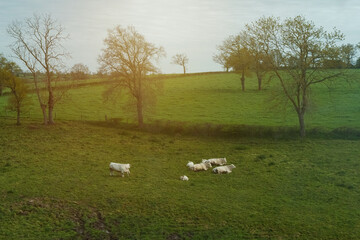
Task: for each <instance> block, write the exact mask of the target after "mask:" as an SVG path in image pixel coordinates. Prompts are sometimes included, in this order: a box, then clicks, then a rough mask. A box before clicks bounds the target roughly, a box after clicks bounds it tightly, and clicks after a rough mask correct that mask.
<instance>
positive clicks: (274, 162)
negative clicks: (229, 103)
mask: <svg viewBox="0 0 360 240" xmlns="http://www.w3.org/2000/svg"><path fill="white" fill-rule="evenodd" d="M24 121H25V122H24V123H23V125H22V126H20V127H18V126H15V125H14V124H13V122H12V121H10V120H4V119H2V120H1V121H0V128H1V135H0V141H1V145H2V146H1V148H0V154H1V158H0V186H1V187H0V198H1V201H0V239H7V240H10V239H358V238H359V236H360V231H359V230H360V217H359V216H360V208H359V201H360V191H359V186H360V180H359V177H358V173H359V170H360V165H359V156H360V150H359V149H360V142H359V141H350V140H322V139H318V140H311V139H308V140H305V141H299V140H287V141H285V140H278V141H273V140H266V139H259V138H254V139H252V138H243V139H218V138H200V137H196V138H195V137H182V136H180V135H174V136H171V135H160V134H157V135H156V134H147V133H142V132H137V131H128V130H125V129H121V128H111V127H100V126H97V125H96V124H95V125H94V124H90V123H86V122H71V121H66V122H58V123H57V124H56V126H53V127H45V126H43V125H41V124H40V123H39V122H37V121H28V120H24ZM210 157H227V160H228V162H229V163H233V164H235V165H236V168H235V169H234V170H233V172H232V173H231V174H228V175H215V174H212V173H211V171H207V172H196V173H195V172H190V171H189V170H188V169H187V168H186V166H185V165H186V163H187V162H188V161H194V162H200V161H201V159H202V158H210ZM111 161H114V162H128V163H130V164H131V165H132V166H131V175H130V177H125V178H122V177H118V176H116V177H115V176H114V177H111V176H109V170H108V164H109V162H111ZM184 174H186V175H187V176H188V177H189V179H190V180H189V181H188V182H183V181H180V180H179V177H180V176H181V175H184Z"/></svg>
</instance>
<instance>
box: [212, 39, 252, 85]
mask: <svg viewBox="0 0 360 240" xmlns="http://www.w3.org/2000/svg"><path fill="white" fill-rule="evenodd" d="M217 49H218V51H219V56H221V55H222V56H227V57H226V58H227V60H228V64H229V66H231V68H232V69H233V70H234V71H236V72H238V73H240V74H241V78H240V80H241V89H242V91H245V77H246V76H248V75H249V74H250V65H251V61H252V56H251V54H250V52H249V50H248V49H247V48H246V46H245V43H244V41H243V39H242V37H241V36H240V35H236V36H229V37H228V38H227V39H225V40H224V41H223V43H222V44H221V45H219V46H217Z"/></svg>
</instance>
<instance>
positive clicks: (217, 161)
mask: <svg viewBox="0 0 360 240" xmlns="http://www.w3.org/2000/svg"><path fill="white" fill-rule="evenodd" d="M202 162H203V163H205V162H209V163H211V165H218V166H222V165H224V164H226V158H210V159H203V160H202Z"/></svg>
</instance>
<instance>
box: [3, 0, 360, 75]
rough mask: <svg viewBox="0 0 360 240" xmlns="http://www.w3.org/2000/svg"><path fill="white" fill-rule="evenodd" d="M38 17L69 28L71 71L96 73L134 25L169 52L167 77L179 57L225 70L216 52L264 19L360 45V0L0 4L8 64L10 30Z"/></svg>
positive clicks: (202, 67) (26, 0)
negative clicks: (301, 21) (335, 33)
mask: <svg viewBox="0 0 360 240" xmlns="http://www.w3.org/2000/svg"><path fill="white" fill-rule="evenodd" d="M33 13H40V14H41V13H49V14H51V15H52V17H53V18H55V19H57V20H58V22H59V23H60V24H61V25H62V26H63V27H65V30H66V32H67V33H68V34H69V35H70V39H69V40H68V41H67V42H66V43H65V44H64V46H65V47H66V48H67V50H68V52H70V53H71V56H72V58H71V59H69V60H68V61H67V65H68V67H69V68H70V67H71V66H72V65H73V64H75V63H83V64H85V65H87V66H88V67H89V68H90V70H91V71H93V72H95V71H97V69H98V67H99V65H98V62H97V58H98V55H99V54H100V52H101V48H103V47H104V45H103V40H104V38H106V36H107V30H108V29H110V28H114V27H115V26H116V25H121V26H123V27H126V26H128V25H132V26H134V27H135V28H136V30H137V31H138V32H139V33H141V34H142V35H144V36H145V38H146V40H147V41H149V42H151V43H154V44H155V45H157V46H163V47H164V49H165V51H166V58H163V59H162V60H161V61H160V62H159V64H158V66H159V67H160V69H161V71H162V72H163V73H181V72H182V68H181V67H180V66H178V65H173V64H170V62H171V57H172V56H173V55H175V54H176V53H186V54H187V55H188V57H189V66H188V70H189V72H206V71H220V70H222V68H221V66H220V65H218V64H216V63H214V62H213V60H212V56H213V55H214V54H215V53H216V46H217V45H219V44H221V42H222V41H223V40H224V39H225V38H227V37H228V36H229V35H234V34H237V33H238V32H240V31H241V30H242V28H243V26H244V25H245V24H246V23H250V22H252V21H255V20H257V19H258V18H260V17H262V16H275V17H281V18H285V17H295V16H297V15H303V16H304V17H306V18H307V19H308V20H312V21H314V23H315V24H316V25H317V26H323V27H324V28H325V29H326V30H329V31H331V30H332V28H333V27H336V28H337V29H339V30H341V31H342V33H344V34H345V37H346V41H345V42H344V43H352V44H356V43H358V42H360V1H359V0H0V36H1V37H0V53H3V54H4V55H5V56H6V57H7V58H11V52H10V51H9V49H8V46H9V45H10V44H11V42H12V39H11V38H10V37H9V36H8V34H7V32H6V29H7V27H8V25H9V24H10V23H11V22H12V21H14V20H20V21H23V20H24V19H25V18H27V17H31V16H32V15H33ZM11 60H13V61H16V62H18V61H17V60H16V59H12V58H11ZM18 63H19V62H18ZM20 66H22V65H20Z"/></svg>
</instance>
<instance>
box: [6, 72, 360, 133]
mask: <svg viewBox="0 0 360 240" xmlns="http://www.w3.org/2000/svg"><path fill="white" fill-rule="evenodd" d="M348 80H349V82H348V81H345V80H344V79H338V80H337V81H335V82H334V84H331V86H330V88H328V86H325V85H323V84H318V85H315V86H314V87H313V89H312V91H311V102H312V104H311V107H310V109H309V112H308V113H307V114H306V123H307V127H308V128H317V127H322V128H329V129H334V128H339V127H350V128H359V126H360V125H359V123H360V109H359V103H360V94H359V89H360V72H359V71H355V70H354V71H352V72H351V74H349V77H348ZM94 81H95V80H92V83H93V82H94ZM160 81H161V82H162V83H163V88H162V91H161V92H159V93H158V101H157V104H156V105H155V106H153V107H152V108H151V109H150V111H148V112H146V113H145V117H146V119H147V122H153V121H157V120H160V121H168V120H170V121H180V122H186V123H212V124H231V125H239V124H245V125H255V126H297V125H298V120H297V116H296V114H295V111H294V110H293V108H292V106H291V105H290V104H289V103H288V104H287V105H284V103H279V102H278V101H274V100H273V99H274V97H279V96H281V92H279V91H278V89H279V83H278V82H277V81H276V79H274V80H272V81H271V82H268V81H267V80H266V79H265V80H264V85H263V88H264V90H262V91H258V90H257V81H256V78H255V76H253V77H250V78H247V79H246V91H245V92H242V91H241V89H240V79H239V75H238V74H235V73H218V74H200V75H196V74H195V75H189V76H184V77H181V76H175V77H174V76H169V77H168V78H166V77H161V80H160ZM108 87H109V84H103V85H89V86H82V87H78V88H74V89H71V90H70V91H69V92H68V94H67V95H66V97H65V98H64V99H63V100H62V101H61V102H59V103H58V104H57V105H56V106H55V114H56V119H57V120H104V119H105V116H106V117H107V118H108V119H110V118H119V119H121V121H123V122H134V121H135V114H134V111H131V109H133V108H130V109H129V108H124V105H125V104H124V103H125V102H126V101H125V99H126V96H124V97H123V98H122V100H120V101H118V102H116V103H114V102H106V103H105V102H104V101H103V97H102V93H103V92H104V90H105V89H106V88H108ZM32 98H33V103H34V105H33V106H32V107H31V108H30V110H29V111H27V112H26V113H24V117H27V118H29V117H30V118H31V119H35V118H36V119H41V111H40V108H39V106H38V103H37V99H36V96H35V95H33V97H32ZM5 102H6V97H5V98H0V115H1V116H14V114H13V113H10V112H6V111H4V107H3V106H4V105H5Z"/></svg>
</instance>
